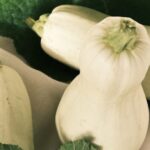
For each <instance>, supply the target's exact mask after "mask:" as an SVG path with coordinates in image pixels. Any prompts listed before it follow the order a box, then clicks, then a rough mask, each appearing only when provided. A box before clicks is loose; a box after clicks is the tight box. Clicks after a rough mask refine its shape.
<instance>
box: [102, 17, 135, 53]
mask: <svg viewBox="0 0 150 150" xmlns="http://www.w3.org/2000/svg"><path fill="white" fill-rule="evenodd" d="M136 39H137V32H136V26H135V23H134V22H132V21H130V20H128V19H122V20H120V24H119V28H114V27H112V28H110V29H108V30H107V32H106V34H105V35H104V38H103V40H104V42H105V44H106V45H107V46H109V47H111V48H112V49H113V51H114V52H116V53H120V52H122V51H124V50H132V49H134V46H135V43H136Z"/></svg>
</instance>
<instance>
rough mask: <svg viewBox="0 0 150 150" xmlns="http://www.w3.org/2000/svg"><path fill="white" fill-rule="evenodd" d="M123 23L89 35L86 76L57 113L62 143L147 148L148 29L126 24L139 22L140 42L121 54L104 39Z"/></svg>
mask: <svg viewBox="0 0 150 150" xmlns="http://www.w3.org/2000/svg"><path fill="white" fill-rule="evenodd" d="M121 19H122V17H108V18H106V19H104V20H103V21H102V22H100V23H98V24H97V25H95V26H94V27H93V28H92V29H91V30H90V31H89V33H88V34H87V39H86V40H85V49H83V51H82V52H81V53H80V74H79V75H78V76H77V77H76V78H75V79H74V80H73V82H72V83H71V84H70V85H69V86H68V88H67V90H66V91H65V93H64V95H63V97H62V99H61V102H60V104H59V106H58V110H57V113H56V125H57V130H58V133H59V137H60V139H61V141H62V142H66V141H74V140H77V139H82V138H90V139H91V141H92V142H93V143H95V144H97V145H99V146H102V147H103V149H104V150H120V149H121V150H139V149H140V147H141V146H142V144H143V141H144V139H145V137H146V133H147V129H148V121H149V112H148V106H147V102H146V97H145V95H144V91H143V88H142V86H141V82H142V80H143V78H144V77H145V74H146V72H147V70H148V67H149V63H150V51H149V47H150V40H149V36H148V35H147V32H146V30H145V28H144V27H143V26H142V25H140V24H138V23H136V22H135V21H134V20H132V19H130V18H123V19H127V20H129V21H131V22H135V25H136V30H137V41H136V45H135V47H134V49H133V50H131V51H128V50H124V51H123V52H120V53H119V54H116V53H115V52H114V51H112V49H111V48H110V47H108V46H107V45H105V44H104V43H103V41H102V37H103V35H104V34H105V31H107V30H106V29H107V28H110V27H111V26H113V27H114V28H115V27H117V26H116V25H115V23H116V22H117V21H118V22H119V20H121ZM135 74H136V76H135ZM137 137H138V139H137ZM129 141H130V142H129Z"/></svg>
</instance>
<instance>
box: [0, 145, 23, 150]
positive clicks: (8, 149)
mask: <svg viewBox="0 0 150 150" xmlns="http://www.w3.org/2000/svg"><path fill="white" fill-rule="evenodd" d="M0 150H22V149H21V148H20V147H19V146H17V145H9V144H0Z"/></svg>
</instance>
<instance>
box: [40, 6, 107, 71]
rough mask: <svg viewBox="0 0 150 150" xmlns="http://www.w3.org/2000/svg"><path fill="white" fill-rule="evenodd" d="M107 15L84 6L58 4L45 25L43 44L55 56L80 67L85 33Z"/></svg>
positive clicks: (47, 51) (61, 60)
mask: <svg viewBox="0 0 150 150" xmlns="http://www.w3.org/2000/svg"><path fill="white" fill-rule="evenodd" d="M93 16H94V17H93ZM105 17H106V15H105V14H102V13H99V12H98V11H96V10H92V9H89V8H86V7H82V6H71V5H61V6H58V7H56V8H55V9H54V10H53V11H52V13H51V14H50V15H49V17H48V19H47V22H46V23H45V25H44V28H43V35H42V38H41V46H42V48H43V50H44V51H45V52H46V53H47V54H48V55H50V56H52V57H53V58H55V59H57V60H59V61H60V62H63V63H65V64H67V65H69V66H71V67H73V68H78V65H79V64H78V63H79V62H78V57H79V53H80V48H81V45H82V43H83V39H84V37H85V34H86V33H87V31H88V30H89V28H90V27H92V26H93V25H95V23H96V22H99V20H102V19H104V18H105Z"/></svg>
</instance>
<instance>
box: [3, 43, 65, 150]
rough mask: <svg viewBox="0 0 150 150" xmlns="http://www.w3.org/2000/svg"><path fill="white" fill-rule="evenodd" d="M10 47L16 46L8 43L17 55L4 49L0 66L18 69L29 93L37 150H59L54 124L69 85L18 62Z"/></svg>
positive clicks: (7, 48)
mask: <svg viewBox="0 0 150 150" xmlns="http://www.w3.org/2000/svg"><path fill="white" fill-rule="evenodd" d="M0 43H1V42H0ZM9 44H10V45H11V44H12V43H11V40H8V41H7V44H6V50H7V51H12V52H14V55H12V54H11V53H9V52H7V51H6V50H4V49H5V46H3V48H4V49H1V48H0V62H1V63H2V64H5V65H8V66H9V67H12V68H13V69H15V70H16V71H17V72H18V73H19V74H20V75H21V77H22V79H23V81H24V83H25V85H26V88H27V90H28V93H29V97H30V100H31V105H32V113H33V127H34V141H35V150H48V149H50V150H55V149H57V147H58V145H59V139H58V136H57V133H56V129H55V121H54V120H55V111H56V108H57V105H58V103H59V100H60V98H61V96H62V94H63V91H64V89H65V88H66V84H64V83H61V82H57V81H55V80H53V79H52V78H50V77H48V76H46V75H45V74H43V73H42V72H40V71H38V70H35V69H32V68H31V67H29V66H28V65H26V64H25V63H24V62H23V61H22V60H20V59H18V58H17V57H18V55H17V54H15V51H13V50H15V49H13V48H12V47H11V46H10V47H9V46H8V45H9ZM0 47H1V45H0ZM11 48H12V49H11ZM15 55H16V56H17V57H16V56H15Z"/></svg>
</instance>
